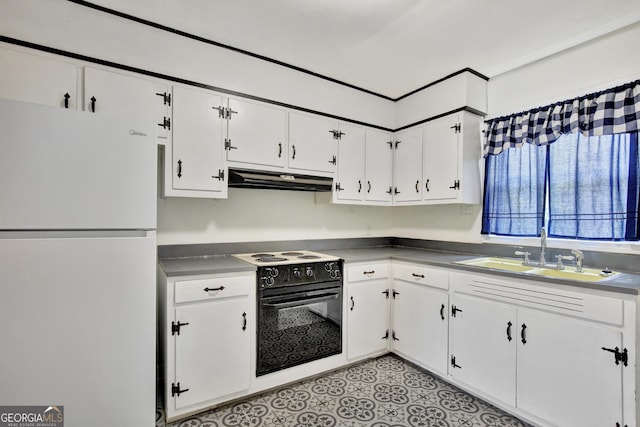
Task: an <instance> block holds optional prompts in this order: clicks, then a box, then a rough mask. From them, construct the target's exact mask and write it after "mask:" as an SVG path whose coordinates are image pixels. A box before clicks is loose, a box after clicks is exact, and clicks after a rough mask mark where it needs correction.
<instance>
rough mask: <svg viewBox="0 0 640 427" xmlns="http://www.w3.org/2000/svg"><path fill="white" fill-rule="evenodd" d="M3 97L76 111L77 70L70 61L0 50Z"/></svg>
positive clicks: (1, 91)
mask: <svg viewBox="0 0 640 427" xmlns="http://www.w3.org/2000/svg"><path fill="white" fill-rule="evenodd" d="M0 69H1V70H2V78H1V79H0V98H5V99H12V100H15V101H24V102H31V103H34V104H41V105H49V106H52V107H62V108H71V109H77V108H78V107H77V105H78V104H77V74H78V72H77V67H76V66H75V65H74V64H70V63H68V62H63V61H58V60H54V59H49V58H45V57H41V56H36V55H31V54H27V53H22V52H16V51H14V50H10V49H0Z"/></svg>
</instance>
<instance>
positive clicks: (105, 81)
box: [84, 67, 171, 143]
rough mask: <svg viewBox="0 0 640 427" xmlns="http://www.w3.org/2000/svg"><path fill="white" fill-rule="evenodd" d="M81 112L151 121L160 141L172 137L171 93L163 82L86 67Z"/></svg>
mask: <svg viewBox="0 0 640 427" xmlns="http://www.w3.org/2000/svg"><path fill="white" fill-rule="evenodd" d="M84 109H85V111H90V112H92V113H99V114H108V115H112V116H120V117H126V118H134V119H135V120H143V121H147V122H152V123H154V124H155V129H156V136H157V138H160V139H162V140H164V139H167V137H168V136H169V135H170V134H171V115H170V110H171V94H170V93H169V86H168V85H167V84H166V83H161V82H156V81H151V80H146V79H141V78H137V77H131V76H129V75H124V74H119V73H114V72H111V71H105V70H100V69H97V68H91V67H85V68H84ZM159 142H161V143H163V141H159Z"/></svg>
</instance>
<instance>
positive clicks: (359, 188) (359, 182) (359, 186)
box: [358, 180, 362, 193]
mask: <svg viewBox="0 0 640 427" xmlns="http://www.w3.org/2000/svg"><path fill="white" fill-rule="evenodd" d="M361 191H362V181H360V180H358V193H359V192H361Z"/></svg>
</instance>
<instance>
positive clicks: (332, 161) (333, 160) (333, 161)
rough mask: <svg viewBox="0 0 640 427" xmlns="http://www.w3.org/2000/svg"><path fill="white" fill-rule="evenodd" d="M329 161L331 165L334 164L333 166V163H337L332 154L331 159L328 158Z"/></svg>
mask: <svg viewBox="0 0 640 427" xmlns="http://www.w3.org/2000/svg"><path fill="white" fill-rule="evenodd" d="M329 163H331V164H332V165H334V166H335V165H336V163H337V159H336V156H333V157H332V158H331V160H329Z"/></svg>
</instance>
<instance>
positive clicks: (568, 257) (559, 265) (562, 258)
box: [556, 255, 574, 270]
mask: <svg viewBox="0 0 640 427" xmlns="http://www.w3.org/2000/svg"><path fill="white" fill-rule="evenodd" d="M573 259H574V257H572V256H571V255H556V261H557V263H556V268H557V269H558V270H564V265H562V261H572V260H573Z"/></svg>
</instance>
